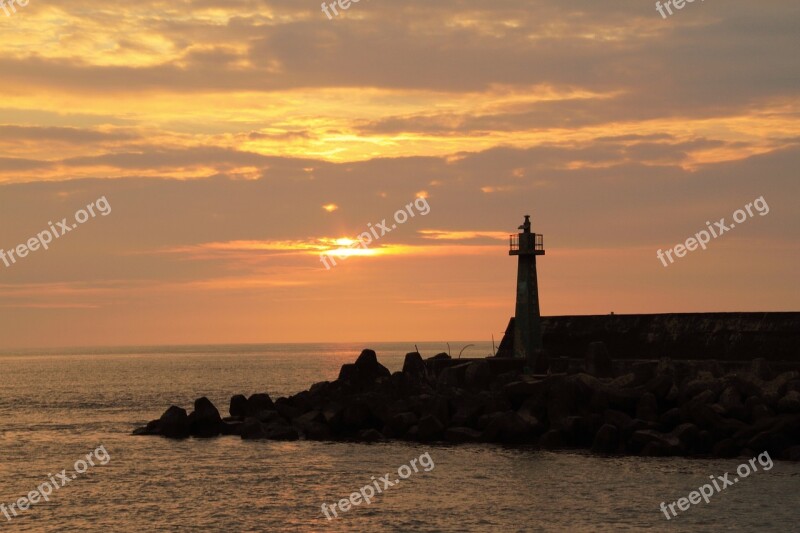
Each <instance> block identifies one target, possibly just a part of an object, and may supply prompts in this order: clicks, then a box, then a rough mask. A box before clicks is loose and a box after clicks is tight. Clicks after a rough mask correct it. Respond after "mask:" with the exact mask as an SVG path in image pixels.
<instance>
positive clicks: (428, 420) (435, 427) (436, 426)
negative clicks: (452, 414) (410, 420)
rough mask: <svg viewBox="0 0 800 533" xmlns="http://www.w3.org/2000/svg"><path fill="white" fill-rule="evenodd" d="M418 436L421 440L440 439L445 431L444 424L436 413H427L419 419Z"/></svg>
mask: <svg viewBox="0 0 800 533" xmlns="http://www.w3.org/2000/svg"><path fill="white" fill-rule="evenodd" d="M417 427H418V429H417V438H418V439H419V440H421V441H431V440H436V439H438V438H439V437H440V436H441V434H442V432H443V431H444V424H442V423H441V422H440V421H439V419H438V418H436V417H435V416H434V415H425V416H423V417H422V418H420V419H419V424H418V425H417Z"/></svg>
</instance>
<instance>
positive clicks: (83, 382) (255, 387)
mask: <svg viewBox="0 0 800 533" xmlns="http://www.w3.org/2000/svg"><path fill="white" fill-rule="evenodd" d="M417 347H418V349H419V351H420V352H421V353H422V354H423V356H426V357H427V356H431V355H434V354H436V353H439V352H442V351H448V349H450V348H449V347H448V346H447V345H446V344H445V343H417ZM451 347H452V350H451V352H450V353H451V354H452V355H453V357H457V356H458V354H459V353H461V354H462V356H463V357H481V356H485V355H487V354H489V353H491V352H492V346H491V343H488V344H487V343H485V342H469V341H465V342H459V343H451ZM363 348H372V349H374V350H375V351H376V352H377V353H378V358H379V360H380V361H381V362H382V363H383V364H384V365H385V366H386V367H388V368H389V369H390V370H391V371H396V370H399V369H400V368H401V367H402V363H403V357H404V355H405V354H406V353H407V352H410V351H414V350H415V349H416V348H415V346H414V344H413V343H408V342H398V343H349V344H348V343H338V344H262V345H230V346H150V347H126V348H87V349H74V348H72V349H62V350H57V349H48V350H27V351H21V350H16V351H14V350H5V351H2V352H0V379H1V381H0V420H1V421H2V422H0V458H2V461H0V505H2V507H0V531H59V532H62V531H89V532H94V531H97V532H114V531H120V532H137V533H141V532H148V533H152V532H161V531H164V532H166V531H232V532H250V531H253V532H256V531H279V532H282V531H298V532H300V531H302V532H305V531H320V532H340V531H363V532H372V531H374V532H382V531H400V532H416V531H422V532H465V531H486V532H495V531H497V532H506V531H644V530H653V531H781V532H787V531H800V511H799V510H798V508H799V507H800V490H799V489H800V464H796V463H787V462H781V461H774V462H771V464H772V467H771V468H770V469H769V470H765V468H766V467H764V466H761V464H760V463H759V462H758V461H756V462H755V464H756V465H759V469H758V471H757V472H754V473H750V474H749V475H748V476H747V477H742V478H741V479H739V481H737V482H736V483H735V484H733V485H729V486H727V487H726V488H725V489H724V490H720V492H716V491H715V493H714V495H713V496H711V497H710V498H709V501H708V503H706V502H705V501H704V500H700V501H699V503H696V504H694V503H690V504H689V505H688V508H686V510H684V511H681V510H680V508H678V507H675V509H676V511H677V513H676V514H677V516H672V514H670V515H669V516H670V518H669V519H668V518H667V516H666V515H665V513H664V512H663V511H662V510H661V509H660V506H661V503H662V502H665V504H667V505H668V504H670V503H673V502H677V501H678V500H679V499H680V498H685V497H688V496H689V495H690V493H691V492H693V491H697V490H698V488H699V487H701V486H702V485H704V484H706V483H710V479H711V477H713V478H717V477H722V476H724V474H725V473H726V472H728V473H731V476H730V477H731V478H732V477H733V475H734V473H735V472H736V469H737V467H739V465H740V464H741V463H743V462H747V459H748V458H737V459H683V458H642V457H602V456H594V455H591V454H588V453H584V452H577V451H565V452H549V451H541V450H536V449H534V448H520V447H506V446H500V445H492V444H470V445H457V446H455V445H446V444H415V443H407V442H387V443H377V444H358V443H339V442H307V441H296V442H273V441H243V440H241V439H239V438H238V437H219V438H214V439H187V440H183V441H173V440H167V439H163V438H160V437H136V436H132V435H131V432H132V430H133V429H134V428H136V427H138V426H141V425H144V424H145V423H146V422H147V421H149V420H152V419H155V418H158V417H159V416H161V414H162V413H163V412H164V410H165V409H166V408H167V407H168V406H170V405H178V406H182V407H185V408H187V409H190V408H191V406H192V404H193V401H194V400H195V399H196V398H198V397H200V396H207V397H208V398H209V399H211V400H212V401H213V402H214V404H215V405H216V406H217V407H218V408H219V410H220V412H221V413H222V414H223V416H225V415H227V410H228V405H229V401H230V397H231V396H232V395H234V394H245V395H250V394H252V393H256V392H267V393H269V394H270V395H271V396H272V398H273V399H275V398H277V397H279V396H286V395H290V394H293V393H296V392H299V391H301V390H305V389H307V388H308V387H309V386H310V385H312V384H313V383H316V382H319V381H324V380H333V379H336V377H337V375H338V372H339V368H340V367H341V365H342V364H344V363H350V362H353V361H354V360H355V359H356V357H357V356H358V354H359V353H360V352H361V350H362V349H363ZM89 454H92V455H89ZM87 455H89V458H90V459H92V461H91V462H93V463H94V464H89V463H90V461H87ZM765 462H766V461H765ZM412 463H413V465H420V466H418V467H417V468H415V469H411V465H412ZM404 465H409V466H406V467H404ZM422 465H427V467H426V468H422V467H421V466H422ZM398 472H399V473H400V474H401V475H402V477H403V478H402V479H401V476H398ZM59 474H60V475H59ZM387 474H388V475H389V477H386V475H387ZM381 478H384V479H386V480H388V481H390V482H391V486H389V487H385V485H384V482H383V481H379V480H380V479H381ZM395 481H397V482H396V483H395ZM376 483H379V485H376ZM43 484H46V485H48V486H49V487H50V492H51V494H49V495H48V497H47V501H45V499H43V498H42V493H41V492H35V491H37V487H42V488H41V490H42V492H48V489H47V488H46V487H43ZM53 484H56V486H57V487H58V488H56V489H53V488H52V486H53ZM719 484H720V485H721V484H722V483H719ZM367 486H370V487H380V488H381V491H380V493H378V491H376V495H375V497H373V498H370V502H369V503H366V502H365V501H364V499H363V496H362V497H361V498H360V499H359V498H358V497H355V498H353V500H352V501H356V502H358V505H353V504H352V502H351V503H350V504H349V509H347V510H346V511H344V510H342V507H339V506H338V505H340V504H338V503H337V502H340V501H341V500H343V499H349V498H351V495H352V494H353V493H359V494H361V492H360V491H361V490H362V489H363V488H365V487H367ZM32 491H34V492H35V493H34V494H33V496H30V498H31V500H35V503H33V504H32V505H28V502H27V500H23V501H22V507H25V509H24V510H23V509H21V508H20V506H19V502H18V500H20V498H28V497H29V495H30V494H31V493H32ZM36 494H38V497H37V495H36ZM364 494H366V495H367V496H369V491H368V490H365V492H364ZM12 504H13V505H15V507H13V508H12V509H10V510H9V507H10V506H11V505H12ZM323 504H326V505H327V506H328V509H329V508H330V506H332V505H337V507H336V509H337V511H338V512H337V515H336V516H335V517H334V516H333V515H332V513H331V512H328V513H327V514H328V515H329V516H331V519H328V518H327V516H326V514H325V513H324V512H323V507H322V506H323ZM343 507H348V504H347V503H346V502H345V505H344V506H343ZM4 513H8V515H9V517H8V518H7V517H6V516H5V514H4Z"/></svg>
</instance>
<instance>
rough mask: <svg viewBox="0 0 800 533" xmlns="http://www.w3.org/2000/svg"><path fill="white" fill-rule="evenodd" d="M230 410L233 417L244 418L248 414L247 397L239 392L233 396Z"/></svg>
mask: <svg viewBox="0 0 800 533" xmlns="http://www.w3.org/2000/svg"><path fill="white" fill-rule="evenodd" d="M228 412H229V413H230V415H231V416H233V417H237V418H239V417H241V418H244V417H245V416H247V398H246V397H245V395H244V394H237V395H236V396H231V404H230V407H228Z"/></svg>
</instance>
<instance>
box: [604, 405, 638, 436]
mask: <svg viewBox="0 0 800 533" xmlns="http://www.w3.org/2000/svg"><path fill="white" fill-rule="evenodd" d="M602 420H603V424H604V425H605V424H608V425H612V426H614V427H616V428H617V429H619V430H620V431H625V430H627V429H628V428H629V427H630V426H631V424H633V419H632V418H631V417H630V416H628V414H627V413H623V412H622V411H615V410H614V409H606V410H605V411H603V419H602Z"/></svg>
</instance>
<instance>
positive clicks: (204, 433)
mask: <svg viewBox="0 0 800 533" xmlns="http://www.w3.org/2000/svg"><path fill="white" fill-rule="evenodd" d="M221 426H222V417H221V416H220V414H219V411H218V410H217V408H216V407H214V404H213V403H211V400H209V399H208V398H206V397H205V396H203V397H202V398H198V399H197V400H195V401H194V412H192V414H190V415H189V433H190V434H191V435H192V436H194V437H201V438H209V437H216V436H217V435H219V434H220V432H221Z"/></svg>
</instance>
